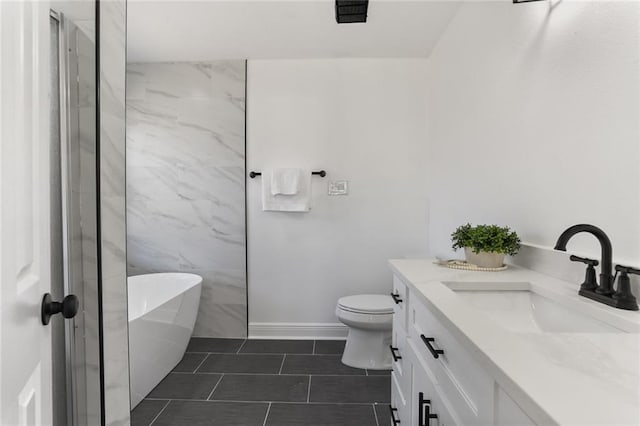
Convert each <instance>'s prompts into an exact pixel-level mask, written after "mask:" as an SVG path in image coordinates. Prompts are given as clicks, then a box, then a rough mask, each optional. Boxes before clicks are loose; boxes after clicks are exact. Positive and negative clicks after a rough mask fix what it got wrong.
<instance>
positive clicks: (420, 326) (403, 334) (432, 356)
mask: <svg viewBox="0 0 640 426" xmlns="http://www.w3.org/2000/svg"><path fill="white" fill-rule="evenodd" d="M413 291H415V290H412V287H411V286H410V285H407V284H406V283H404V282H403V281H402V279H401V278H400V277H397V276H396V277H394V292H395V293H401V294H402V295H403V297H402V299H403V302H402V303H400V304H397V305H396V311H395V313H394V323H393V339H392V340H393V345H392V350H393V352H394V355H395V357H394V359H395V360H394V363H393V372H392V390H391V393H392V397H391V407H392V409H393V417H394V419H395V424H394V422H392V425H394V426H408V425H410V426H449V425H457V426H472V425H505V426H507V425H508V426H520V425H522V426H528V425H533V424H534V423H533V422H532V421H531V419H530V418H529V417H528V416H527V415H526V414H525V413H524V412H523V411H522V410H521V409H520V407H519V406H518V405H517V404H516V403H515V402H514V401H513V399H512V398H510V397H509V396H508V395H507V394H506V393H505V392H504V391H503V390H502V389H500V387H499V386H498V384H497V383H496V381H495V380H494V378H492V377H491V376H490V375H489V374H488V373H487V372H486V371H485V370H484V369H483V368H482V367H481V366H480V364H479V363H478V362H477V361H476V359H475V358H474V356H473V355H472V354H471V353H470V352H469V351H468V350H467V349H466V348H465V347H464V346H463V345H462V344H461V343H460V341H459V340H458V339H457V338H456V337H455V335H454V333H452V332H451V331H450V330H449V329H448V328H447V327H446V326H445V323H446V321H443V319H442V318H439V314H438V313H437V311H436V310H435V309H433V308H430V307H429V304H428V303H427V302H426V301H425V300H424V299H423V297H421V296H418V295H416V294H413V293H412V292H413ZM407 302H408V303H407ZM400 305H403V306H400Z"/></svg>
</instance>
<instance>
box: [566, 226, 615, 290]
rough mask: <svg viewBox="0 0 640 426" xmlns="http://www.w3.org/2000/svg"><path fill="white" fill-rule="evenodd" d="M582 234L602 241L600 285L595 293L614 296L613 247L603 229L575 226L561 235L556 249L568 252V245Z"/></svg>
mask: <svg viewBox="0 0 640 426" xmlns="http://www.w3.org/2000/svg"><path fill="white" fill-rule="evenodd" d="M580 232H588V233H590V234H592V235H594V236H595V237H596V238H597V239H598V241H600V249H601V251H602V257H601V260H600V264H601V266H600V285H599V286H598V288H596V290H595V291H596V293H598V294H604V295H606V296H609V295H611V294H613V275H612V274H611V271H613V260H612V259H613V247H612V246H611V240H610V239H609V237H608V236H607V234H605V233H604V231H603V230H602V229H600V228H598V227H597V226H593V225H587V224H580V225H573V226H572V227H570V228H567V229H566V230H565V231H564V232H563V233H562V234H560V236H559V237H558V242H556V246H555V247H554V249H555V250H560V251H567V243H568V242H569V240H570V239H571V237H573V236H574V235H576V234H579V233H580Z"/></svg>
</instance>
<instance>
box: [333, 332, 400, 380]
mask: <svg viewBox="0 0 640 426" xmlns="http://www.w3.org/2000/svg"><path fill="white" fill-rule="evenodd" d="M389 345H391V330H362V329H358V328H354V327H349V335H348V337H347V343H346V344H345V347H344V354H342V363H343V364H345V365H348V366H349V367H355V368H363V369H364V368H367V369H369V370H389V369H391V352H390V350H389Z"/></svg>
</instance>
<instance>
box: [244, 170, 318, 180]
mask: <svg viewBox="0 0 640 426" xmlns="http://www.w3.org/2000/svg"><path fill="white" fill-rule="evenodd" d="M311 174H312V175H316V176H320V177H325V176H326V175H327V172H325V171H324V170H320V171H318V172H311ZM260 175H262V172H250V173H249V177H250V178H251V179H253V178H254V177H256V176H260Z"/></svg>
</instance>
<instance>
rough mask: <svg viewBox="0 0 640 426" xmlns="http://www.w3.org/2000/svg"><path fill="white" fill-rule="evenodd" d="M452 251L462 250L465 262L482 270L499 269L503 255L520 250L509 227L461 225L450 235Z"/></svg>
mask: <svg viewBox="0 0 640 426" xmlns="http://www.w3.org/2000/svg"><path fill="white" fill-rule="evenodd" d="M451 239H452V241H453V246H452V247H453V249H454V250H457V249H459V248H463V249H464V254H465V260H466V261H467V262H468V263H471V264H474V265H476V266H479V267H482V268H499V267H501V266H503V265H504V257H505V255H507V254H508V255H511V256H513V255H515V254H517V253H518V250H519V249H520V238H519V237H518V234H516V233H515V232H514V231H511V229H509V227H507V226H504V227H501V226H497V225H478V226H471V224H470V223H467V224H466V225H462V226H460V227H458V229H456V230H455V231H454V232H453V234H451Z"/></svg>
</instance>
